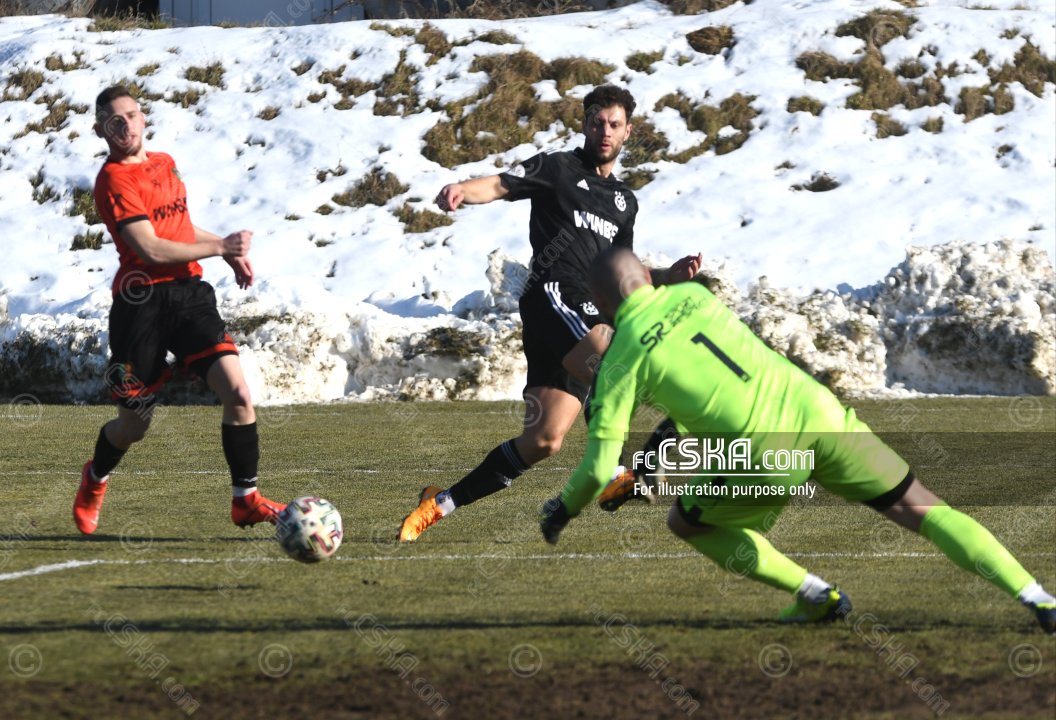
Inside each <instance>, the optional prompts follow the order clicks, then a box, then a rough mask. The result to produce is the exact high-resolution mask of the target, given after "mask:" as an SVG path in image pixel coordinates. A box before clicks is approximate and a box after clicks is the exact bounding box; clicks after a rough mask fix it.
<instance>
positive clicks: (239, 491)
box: [231, 478, 257, 497]
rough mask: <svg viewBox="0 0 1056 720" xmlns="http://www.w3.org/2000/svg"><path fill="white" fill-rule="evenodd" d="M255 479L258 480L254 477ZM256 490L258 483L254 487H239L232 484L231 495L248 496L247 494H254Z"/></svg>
mask: <svg viewBox="0 0 1056 720" xmlns="http://www.w3.org/2000/svg"><path fill="white" fill-rule="evenodd" d="M253 479H254V480H256V478H253ZM256 491H257V486H256V485H254V486H253V487H238V486H237V485H232V486H231V497H246V496H247V495H252V494H253V493H255V492H256Z"/></svg>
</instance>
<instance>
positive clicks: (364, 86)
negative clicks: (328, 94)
mask: <svg viewBox="0 0 1056 720" xmlns="http://www.w3.org/2000/svg"><path fill="white" fill-rule="evenodd" d="M344 74H345V66H344V65H342V66H341V67H339V68H337V69H336V70H323V71H322V72H321V73H319V82H321V83H323V84H325V85H333V86H334V89H335V90H337V91H338V92H339V93H341V99H340V100H338V101H337V102H336V103H335V104H334V109H336V110H349V109H351V108H352V107H354V106H355V100H354V98H357V97H359V96H360V95H363V94H365V93H368V92H370V91H371V90H377V89H378V87H379V85H378V83H372V82H366V81H364V80H360V79H358V78H351V79H350V80H345V79H344ZM323 97H325V95H320V96H319V97H318V100H322V99H323ZM308 100H309V101H311V102H318V100H312V96H311V95H309V96H308Z"/></svg>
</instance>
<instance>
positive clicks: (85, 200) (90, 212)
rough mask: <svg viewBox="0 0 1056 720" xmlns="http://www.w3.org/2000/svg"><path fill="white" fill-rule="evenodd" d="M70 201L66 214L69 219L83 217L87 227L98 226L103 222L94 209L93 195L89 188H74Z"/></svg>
mask: <svg viewBox="0 0 1056 720" xmlns="http://www.w3.org/2000/svg"><path fill="white" fill-rule="evenodd" d="M71 200H72V202H71V203H70V208H69V210H68V211H67V212H66V214H67V215H69V216H70V217H84V221H85V223H86V224H88V225H98V224H99V223H101V222H102V221H103V219H102V218H101V217H99V211H98V210H96V208H95V195H94V193H93V192H92V190H91V189H90V188H74V189H73V196H72V198H71Z"/></svg>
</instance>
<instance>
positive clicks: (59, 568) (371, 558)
mask: <svg viewBox="0 0 1056 720" xmlns="http://www.w3.org/2000/svg"><path fill="white" fill-rule="evenodd" d="M786 554H787V555H788V556H789V557H800V558H821V557H823V558H844V559H868V558H889V559H890V558H944V557H945V556H944V555H943V554H942V553H934V552H903V553H891V552H877V553H865V552H863V553H841V552H805V553H795V552H791V553H786ZM1052 555H1053V554H1052V553H1020V554H1019V557H1044V558H1051V557H1052ZM693 557H700V555H699V554H698V553H691V552H685V553H637V552H627V553H547V554H545V555H542V554H540V555H504V554H502V553H483V554H480V555H473V554H465V553H461V554H451V555H406V556H403V557H401V556H397V555H364V556H360V557H338V558H334V559H335V560H337V561H340V562H384V561H389V560H392V561H408V562H410V561H422V560H425V561H430V560H433V561H435V560H455V561H466V560H504V561H510V560H529V561H537V560H681V559H685V558H693ZM273 562H293V561H292V560H288V559H287V558H283V557H267V558H265V557H239V558H224V559H217V558H193V557H192V558H166V559H160V560H68V561H66V562H62V563H53V564H50V565H38V566H37V567H33V568H29V569H27V570H19V571H17V572H10V573H3V574H0V582H3V581H5V580H18V579H19V578H24V577H32V576H36V575H45V574H47V573H53V572H63V571H65V570H75V569H77V568H82V567H91V566H94V565H165V564H177V565H220V564H235V563H273Z"/></svg>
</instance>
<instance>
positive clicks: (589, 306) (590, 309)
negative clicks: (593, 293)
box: [580, 302, 598, 315]
mask: <svg viewBox="0 0 1056 720" xmlns="http://www.w3.org/2000/svg"><path fill="white" fill-rule="evenodd" d="M580 307H581V308H583V314H585V315H597V314H598V308H596V307H595V306H594V303H592V302H585V303H583V304H582V305H580Z"/></svg>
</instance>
